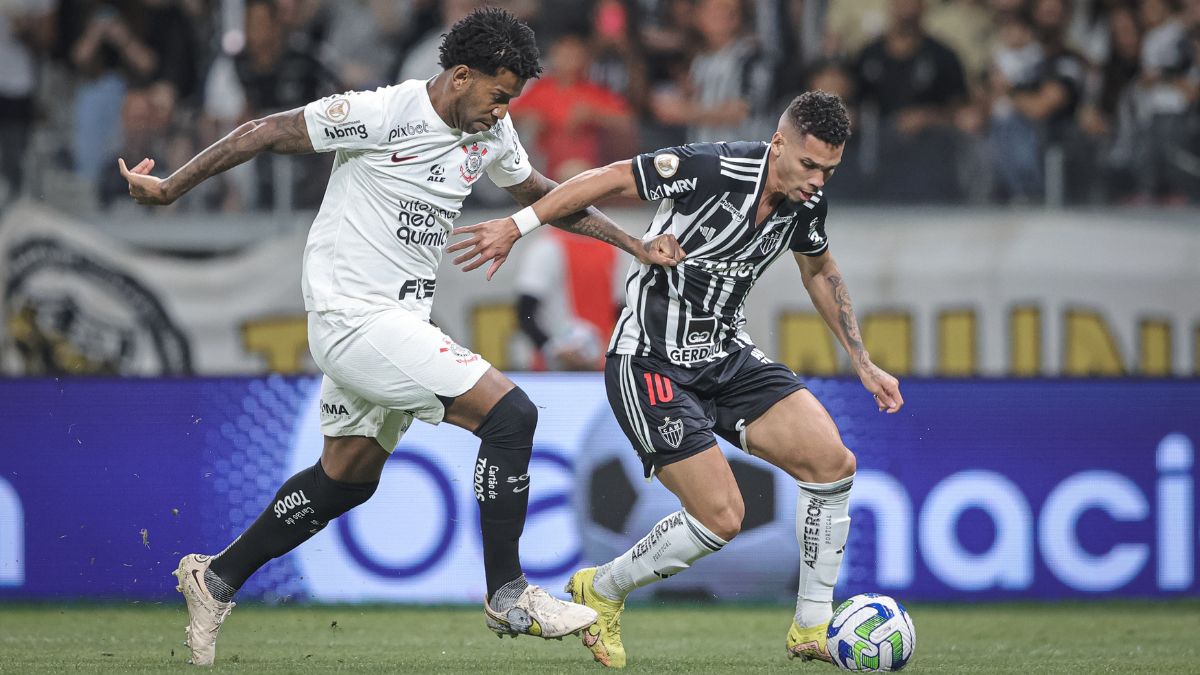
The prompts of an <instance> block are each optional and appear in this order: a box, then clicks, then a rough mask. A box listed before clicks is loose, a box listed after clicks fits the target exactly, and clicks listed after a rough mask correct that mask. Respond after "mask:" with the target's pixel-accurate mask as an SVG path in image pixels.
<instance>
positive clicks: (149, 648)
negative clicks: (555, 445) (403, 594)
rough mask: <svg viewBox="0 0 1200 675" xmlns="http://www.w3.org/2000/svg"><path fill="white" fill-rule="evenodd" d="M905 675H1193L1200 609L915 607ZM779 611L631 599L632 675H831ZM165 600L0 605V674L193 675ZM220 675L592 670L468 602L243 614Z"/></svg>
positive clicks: (174, 609) (578, 654)
mask: <svg viewBox="0 0 1200 675" xmlns="http://www.w3.org/2000/svg"><path fill="white" fill-rule="evenodd" d="M909 609H910V610H911V612H912V615H913V619H914V621H915V623H916V627H917V653H916V656H915V657H914V659H913V661H912V662H911V663H910V664H909V666H908V667H907V668H906V669H905V672H908V673H954V674H959V673H1016V674H1020V675H1030V674H1033V673H1053V674H1058V673H1166V672H1171V673H1196V672H1200V640H1198V639H1197V634H1198V632H1200V600H1197V599H1188V600H1175V601H1170V602H1148V601H1147V602H1095V603H1055V604H998V605H989V604H976V605H956V606H947V605H914V606H911V607H909ZM790 614H791V610H790V608H788V607H784V606H777V607H776V606H751V607H746V606H741V607H737V606H720V605H668V606H659V605H653V604H646V605H632V606H631V607H630V608H629V609H628V610H627V612H626V614H625V618H624V620H623V622H622V626H623V632H624V637H625V645H626V648H627V649H628V650H629V667H628V668H627V671H628V672H631V673H738V672H747V673H785V672H786V673H794V672H800V673H818V674H819V673H830V674H832V673H834V672H836V671H835V670H834V669H833V668H832V667H831V666H828V665H825V664H818V663H801V662H799V661H789V660H788V659H787V658H786V656H785V654H784V649H783V641H784V634H785V632H786V630H787V627H788V621H789V620H790ZM185 620H186V617H185V614H184V611H183V602H182V600H180V602H179V603H178V604H175V605H0V672H4V673H59V672H113V673H147V672H164V673H166V672H175V673H181V672H194V671H193V670H192V668H191V666H187V665H185V663H184V662H185V661H186V659H187V649H186V648H185V647H184V646H183V644H182V641H183V626H184V622H185ZM214 670H215V672H221V673H310V672H311V673H328V672H346V673H390V672H412V673H475V674H477V675H485V674H490V673H495V672H511V673H537V674H538V675H545V674H549V673H599V672H601V671H602V670H603V668H601V667H600V665H599V664H596V663H593V662H592V660H591V655H590V654H589V653H588V652H587V651H586V650H585V649H584V648H583V646H582V645H580V644H579V641H578V638H574V637H568V638H566V639H564V640H563V641H562V642H556V641H544V640H540V639H537V638H530V637H521V638H518V639H516V640H512V639H507V638H506V639H504V640H499V639H497V638H496V637H495V636H493V635H492V634H491V633H490V632H488V631H487V629H486V628H484V625H483V615H482V611H481V610H479V609H475V608H458V607H453V608H415V607H379V606H371V607H363V606H333V607H330V606H323V607H322V606H313V607H261V606H253V605H244V606H242V607H239V608H238V609H237V610H235V611H234V612H233V614H232V615H231V616H230V618H229V620H228V621H227V622H226V624H225V628H224V629H223V630H222V634H221V640H220V642H219V643H218V649H217V666H216V668H215V669H214Z"/></svg>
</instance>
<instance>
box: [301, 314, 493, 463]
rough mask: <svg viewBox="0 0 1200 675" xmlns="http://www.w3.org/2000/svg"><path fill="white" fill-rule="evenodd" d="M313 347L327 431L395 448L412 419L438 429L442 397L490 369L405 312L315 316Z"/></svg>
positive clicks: (310, 337) (455, 393) (310, 341)
mask: <svg viewBox="0 0 1200 675" xmlns="http://www.w3.org/2000/svg"><path fill="white" fill-rule="evenodd" d="M308 346H309V350H310V351H311V352H312V355H313V360H314V361H316V363H317V366H318V367H320V369H321V371H322V372H323V373H325V377H324V379H323V380H322V382H321V433H323V434H325V435H326V436H335V437H336V436H369V437H372V438H375V439H376V440H378V441H379V444H380V445H382V446H383V448H384V449H385V450H387V451H388V452H391V451H392V450H394V449H395V448H396V444H397V443H398V442H399V441H400V437H401V436H403V435H404V432H405V431H407V430H408V427H409V425H411V424H412V421H413V418H414V417H415V418H417V419H419V420H421V421H422V422H428V423H430V424H438V423H439V422H441V421H442V418H443V417H444V416H445V414H446V409H445V407H444V406H443V405H442V402H441V401H440V400H438V396H444V397H454V396H460V395H462V394H463V393H465V392H466V391H467V390H469V389H471V388H472V387H474V386H475V384H476V383H477V382H479V378H481V377H483V374H484V373H485V372H487V370H488V369H489V368H491V364H489V363H488V362H487V361H486V360H484V358H483V357H482V356H480V355H478V354H476V353H474V352H472V351H471V350H469V349H467V348H465V347H461V346H459V345H457V344H455V343H454V341H453V340H451V339H450V338H449V337H447V336H446V334H445V333H443V332H442V331H441V330H440V329H438V328H437V327H435V326H434V325H433V324H430V323H429V322H427V321H424V320H423V319H421V318H420V317H418V316H416V315H414V314H412V313H411V312H408V311H406V310H403V309H381V310H376V311H370V312H360V311H357V310H353V311H352V310H344V311H338V310H334V311H326V312H309V313H308Z"/></svg>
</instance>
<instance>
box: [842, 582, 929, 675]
mask: <svg viewBox="0 0 1200 675" xmlns="http://www.w3.org/2000/svg"><path fill="white" fill-rule="evenodd" d="M826 646H827V647H828V649H829V655H830V656H831V657H833V663H834V665H836V666H837V667H838V668H841V669H843V670H854V671H860V672H863V671H865V672H888V671H893V670H900V669H901V668H903V667H904V666H905V665H906V664H907V663H908V661H909V659H911V658H912V655H913V651H914V650H916V648H917V629H916V628H915V627H914V626H913V622H912V618H911V617H909V615H908V612H907V611H906V610H905V609H904V605H901V604H900V603H898V602H896V601H895V600H893V599H892V598H889V597H888V596H886V595H879V594H878V593H863V594H861V595H856V596H854V597H853V598H850V599H849V600H847V601H845V602H843V603H842V604H841V605H839V606H838V608H837V609H835V610H833V618H832V619H830V620H829V632H828V633H826Z"/></svg>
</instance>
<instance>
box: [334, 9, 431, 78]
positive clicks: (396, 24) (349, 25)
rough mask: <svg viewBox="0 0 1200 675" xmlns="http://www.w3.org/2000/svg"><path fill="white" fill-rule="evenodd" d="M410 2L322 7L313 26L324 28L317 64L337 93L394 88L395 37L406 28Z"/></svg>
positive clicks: (396, 38)
mask: <svg viewBox="0 0 1200 675" xmlns="http://www.w3.org/2000/svg"><path fill="white" fill-rule="evenodd" d="M412 4H413V3H412V1H411V0H339V1H338V2H336V3H326V4H325V5H323V7H322V8H321V12H320V14H319V15H318V16H317V17H316V18H315V22H316V23H317V24H319V25H321V26H322V27H323V28H324V35H323V39H322V41H321V47H320V54H321V60H322V61H323V62H324V63H325V64H326V65H327V67H328V68H329V69H330V70H331V71H332V72H333V75H334V77H335V79H336V81H337V83H338V87H337V88H338V89H341V90H361V89H375V88H376V87H382V86H386V85H389V84H394V82H393V80H392V74H393V73H394V70H393V68H394V66H395V63H396V53H395V47H394V45H395V44H396V42H397V40H398V36H399V35H400V34H401V33H403V32H404V30H405V29H406V28H407V27H408V25H407V19H408V16H409V14H410V10H411V9H412Z"/></svg>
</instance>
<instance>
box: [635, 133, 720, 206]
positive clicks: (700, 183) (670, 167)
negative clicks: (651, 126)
mask: <svg viewBox="0 0 1200 675" xmlns="http://www.w3.org/2000/svg"><path fill="white" fill-rule="evenodd" d="M719 178H720V155H719V154H718V153H717V151H716V149H715V147H714V146H712V145H711V144H708V143H697V144H692V145H681V146H677V147H673V148H664V149H662V150H659V151H657V152H648V153H645V154H642V155H638V156H637V157H634V158H633V179H634V182H636V183H637V191H638V196H639V197H641V198H642V199H644V200H646V201H658V200H660V199H676V200H679V199H686V198H688V197H690V196H691V195H692V194H694V193H697V192H705V191H711V190H713V189H715V188H716V184H717V183H718V179H719Z"/></svg>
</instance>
